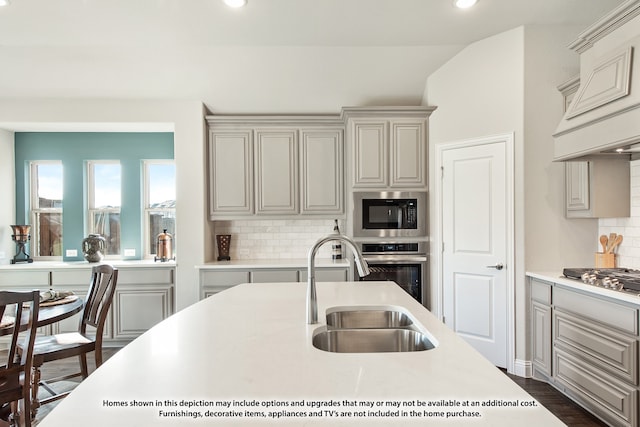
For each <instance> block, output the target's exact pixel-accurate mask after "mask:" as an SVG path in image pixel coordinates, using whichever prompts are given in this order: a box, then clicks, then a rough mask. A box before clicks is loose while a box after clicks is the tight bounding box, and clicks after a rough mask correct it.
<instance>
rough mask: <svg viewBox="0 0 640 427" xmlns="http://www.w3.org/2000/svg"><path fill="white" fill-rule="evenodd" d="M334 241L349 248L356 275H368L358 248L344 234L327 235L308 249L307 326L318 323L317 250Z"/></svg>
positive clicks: (365, 262) (366, 266)
mask: <svg viewBox="0 0 640 427" xmlns="http://www.w3.org/2000/svg"><path fill="white" fill-rule="evenodd" d="M334 240H339V241H341V242H344V243H346V244H347V246H349V248H351V252H353V256H354V261H355V263H356V268H357V269H358V274H359V275H360V277H364V276H367V275H368V274H369V266H368V265H367V261H365V260H364V258H363V257H362V252H360V249H358V246H356V244H355V243H354V242H353V240H351V239H350V238H348V237H347V236H345V235H344V234H337V233H334V234H329V235H328V236H326V237H322V238H321V239H319V240H318V241H317V242H316V243H315V244H314V245H313V246H312V247H311V249H309V256H308V265H307V271H308V281H307V323H308V324H309V325H313V324H314V323H318V297H317V296H316V277H315V274H316V271H315V270H316V268H315V258H316V253H317V252H318V249H320V246H322V245H324V244H325V243H327V242H331V241H334Z"/></svg>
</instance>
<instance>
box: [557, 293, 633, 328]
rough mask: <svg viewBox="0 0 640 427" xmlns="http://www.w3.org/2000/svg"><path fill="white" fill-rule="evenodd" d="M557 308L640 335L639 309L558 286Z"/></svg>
mask: <svg viewBox="0 0 640 427" xmlns="http://www.w3.org/2000/svg"><path fill="white" fill-rule="evenodd" d="M553 302H554V305H555V307H556V308H559V309H561V310H562V311H565V312H571V313H575V314H578V315H580V316H583V317H588V318H590V319H593V320H594V321H597V322H599V323H602V324H605V325H607V326H610V327H612V328H614V329H617V330H619V331H623V332H627V333H630V334H634V335H638V309H636V308H632V307H628V306H625V305H622V304H616V303H614V302H610V301H604V300H602V299H598V298H594V297H591V296H588V295H584V294H581V293H579V292H574V291H570V290H568V289H564V288H561V287H558V286H556V288H555V289H554V291H553Z"/></svg>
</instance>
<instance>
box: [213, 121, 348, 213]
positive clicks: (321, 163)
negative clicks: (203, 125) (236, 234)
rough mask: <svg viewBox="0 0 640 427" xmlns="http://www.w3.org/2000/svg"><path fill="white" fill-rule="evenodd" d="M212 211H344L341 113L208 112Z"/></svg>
mask: <svg viewBox="0 0 640 427" xmlns="http://www.w3.org/2000/svg"><path fill="white" fill-rule="evenodd" d="M207 121H208V123H209V198H210V203H209V206H210V212H209V217H210V219H212V220H215V219H233V218H247V217H255V216H260V217H264V216H270V217H284V218H290V217H296V216H300V215H305V216H312V215H313V216H316V217H326V218H336V217H341V216H344V160H343V159H344V143H343V134H344V130H343V129H344V127H343V125H342V121H341V120H340V118H339V117H338V116H337V115H336V116H318V117H315V116H304V117H296V116H248V117H247V116H209V117H207Z"/></svg>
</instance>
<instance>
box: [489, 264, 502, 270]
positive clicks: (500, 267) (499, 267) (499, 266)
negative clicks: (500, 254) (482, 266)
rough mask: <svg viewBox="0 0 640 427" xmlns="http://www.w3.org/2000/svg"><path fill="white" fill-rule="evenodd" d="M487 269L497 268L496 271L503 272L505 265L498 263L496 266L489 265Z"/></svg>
mask: <svg viewBox="0 0 640 427" xmlns="http://www.w3.org/2000/svg"><path fill="white" fill-rule="evenodd" d="M487 268H495V269H496V270H502V269H503V268H504V265H502V263H498V264H496V265H487Z"/></svg>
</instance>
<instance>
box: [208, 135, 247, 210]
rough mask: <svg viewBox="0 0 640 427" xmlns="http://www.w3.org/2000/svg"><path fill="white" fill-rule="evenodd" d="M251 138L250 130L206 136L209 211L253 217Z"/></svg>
mask: <svg viewBox="0 0 640 427" xmlns="http://www.w3.org/2000/svg"><path fill="white" fill-rule="evenodd" d="M252 139H253V135H252V132H251V131H250V130H236V131H220V132H218V131H216V130H212V131H211V132H210V133H209V192H210V200H209V210H210V212H211V213H212V214H213V213H214V212H216V213H219V214H225V213H232V214H234V215H250V214H252V213H253V155H252V150H253V143H252Z"/></svg>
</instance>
